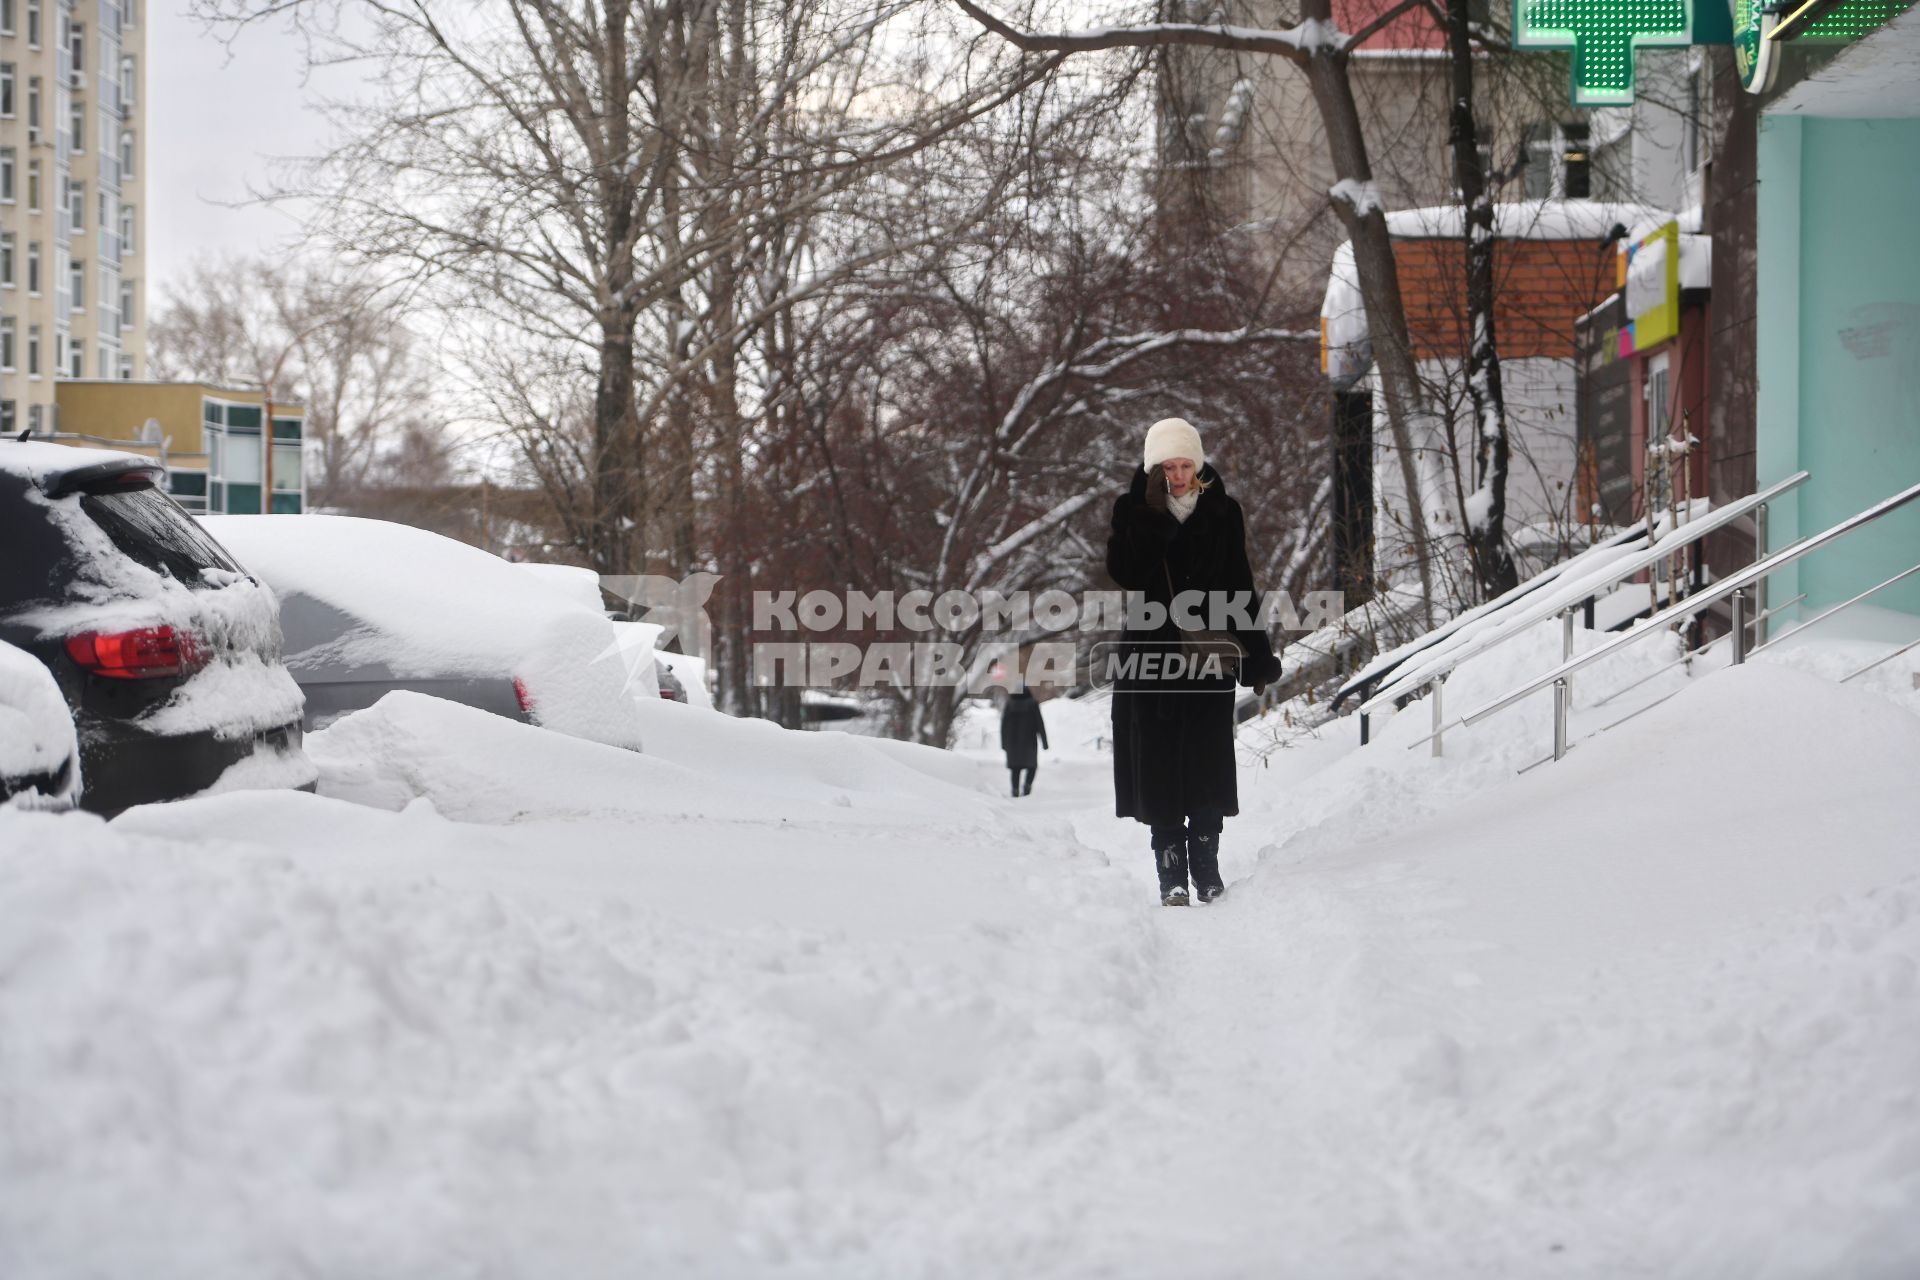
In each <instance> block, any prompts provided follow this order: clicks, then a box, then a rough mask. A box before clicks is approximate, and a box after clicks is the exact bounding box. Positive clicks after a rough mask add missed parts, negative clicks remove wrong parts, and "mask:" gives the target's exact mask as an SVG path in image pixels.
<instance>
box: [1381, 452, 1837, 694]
mask: <svg viewBox="0 0 1920 1280" xmlns="http://www.w3.org/2000/svg"><path fill="white" fill-rule="evenodd" d="M1809 475H1810V473H1808V472H1805V471H1798V472H1795V473H1794V474H1793V475H1791V476H1788V477H1787V478H1786V479H1785V480H1782V481H1780V482H1779V483H1778V484H1773V485H1769V486H1768V487H1767V488H1765V489H1762V490H1761V491H1760V492H1758V493H1755V494H1750V495H1749V496H1747V497H1745V498H1742V499H1740V501H1738V502H1735V503H1733V504H1731V505H1729V506H1726V507H1722V508H1719V509H1717V510H1715V511H1713V512H1710V513H1709V514H1707V515H1704V516H1702V517H1701V518H1700V519H1698V520H1690V521H1688V522H1687V523H1686V524H1683V525H1676V526H1675V527H1674V528H1673V529H1671V530H1669V531H1668V532H1667V534H1666V535H1665V536H1664V537H1662V538H1660V539H1659V540H1658V541H1656V542H1654V543H1652V544H1651V545H1650V546H1648V547H1647V548H1646V549H1644V550H1642V551H1638V552H1633V553H1629V554H1628V555H1627V556H1625V557H1624V558H1623V559H1621V560H1620V561H1618V562H1615V563H1612V564H1609V565H1607V566H1606V567H1605V568H1604V569H1602V570H1596V571H1595V572H1594V575H1593V576H1592V577H1586V578H1577V579H1575V580H1574V581H1573V582H1572V583H1570V584H1565V583H1563V584H1561V586H1560V589H1559V591H1558V592H1555V593H1551V594H1549V595H1548V596H1547V597H1546V601H1545V602H1546V603H1548V604H1549V606H1550V607H1547V608H1544V609H1543V608H1542V607H1541V605H1542V603H1543V602H1542V601H1539V600H1536V601H1533V602H1532V603H1531V604H1522V605H1520V606H1519V609H1518V611H1517V612H1516V614H1515V616H1514V617H1513V618H1511V619H1509V620H1507V622H1506V623H1505V624H1504V625H1499V626H1492V627H1489V628H1488V630H1487V633H1486V634H1485V635H1483V636H1482V637H1481V638H1480V639H1479V640H1477V641H1475V642H1474V643H1472V644H1469V645H1467V646H1465V647H1464V648H1463V649H1462V651H1461V652H1459V653H1457V654H1453V655H1451V656H1450V657H1449V658H1448V659H1447V660H1446V662H1445V663H1443V664H1441V665H1439V666H1435V667H1431V668H1427V667H1416V668H1415V670H1414V675H1415V676H1417V678H1412V679H1410V678H1408V677H1407V676H1402V677H1400V678H1399V679H1397V680H1391V681H1388V682H1387V683H1386V686H1385V687H1384V688H1382V689H1381V690H1380V691H1379V692H1378V693H1375V694H1374V695H1373V696H1372V697H1371V698H1369V699H1367V700H1366V701H1365V702H1363V703H1361V704H1360V707H1359V711H1360V714H1362V715H1371V714H1372V713H1373V712H1374V711H1377V710H1379V709H1380V708H1381V707H1383V706H1385V705H1387V704H1388V703H1391V702H1394V701H1397V700H1398V699H1400V698H1404V697H1407V696H1409V695H1411V694H1413V693H1414V692H1416V691H1417V690H1419V689H1421V688H1422V687H1425V686H1429V685H1431V684H1433V683H1434V682H1435V681H1437V680H1442V679H1445V678H1446V677H1447V676H1448V675H1451V674H1452V673H1453V671H1454V669H1455V668H1457V667H1458V666H1460V664H1461V663H1463V662H1466V661H1467V660H1469V659H1471V658H1476V657H1478V656H1479V655H1480V654H1482V653H1485V652H1486V651H1487V650H1489V649H1491V648H1494V647H1495V646H1496V645H1499V644H1503V643H1505V642H1506V641H1507V640H1509V639H1511V638H1512V637H1513V635H1514V634H1515V633H1517V632H1518V631H1520V630H1523V629H1524V628H1525V627H1529V626H1532V625H1533V624H1534V623H1536V622H1539V621H1542V620H1543V619H1546V618H1549V617H1552V616H1553V615H1555V614H1558V613H1562V612H1564V611H1565V610H1566V609H1568V608H1571V607H1572V606H1573V605H1574V604H1575V603H1577V602H1578V601H1581V600H1584V599H1588V598H1590V597H1592V596H1596V595H1598V594H1599V593H1601V592H1602V591H1605V590H1607V589H1608V588H1610V587H1613V586H1615V585H1617V584H1619V583H1621V582H1624V581H1625V580H1626V579H1628V578H1631V577H1632V576H1633V575H1634V574H1636V573H1639V572H1641V571H1642V570H1644V569H1646V568H1647V567H1649V566H1650V565H1653V564H1655V563H1657V562H1658V561H1660V560H1662V559H1664V558H1665V557H1667V556H1670V555H1672V554H1673V553H1674V552H1675V551H1677V550H1679V549H1680V548H1681V547H1686V546H1691V545H1693V544H1694V543H1695V542H1698V541H1699V540H1700V539H1702V538H1704V537H1706V536H1707V535H1708V534H1710V533H1715V532H1718V531H1719V530H1721V529H1723V528H1725V527H1726V526H1727V525H1729V524H1731V523H1733V522H1734V521H1735V520H1738V519H1739V518H1740V517H1742V516H1744V515H1746V514H1748V513H1749V512H1751V511H1754V510H1755V509H1756V508H1760V507H1764V506H1765V505H1766V504H1767V503H1769V502H1771V501H1772V500H1774V499H1775V498H1778V497H1779V496H1780V495H1781V494H1783V493H1786V492H1788V491H1789V490H1792V489H1795V488H1797V487H1799V486H1800V485H1802V484H1804V483H1805V482H1806V481H1807V479H1808V478H1809ZM1602 574H1604V575H1605V576H1601V575H1602ZM1571 587H1578V588H1580V589H1579V590H1570V589H1569V588H1571ZM1691 598H1692V597H1689V599H1691ZM1523 620H1524V621H1523Z"/></svg>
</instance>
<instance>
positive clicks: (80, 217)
mask: <svg viewBox="0 0 1920 1280" xmlns="http://www.w3.org/2000/svg"><path fill="white" fill-rule="evenodd" d="M67 215H68V216H67V225H68V226H69V227H70V228H72V229H73V230H75V231H85V230H86V229H87V184H86V183H84V182H75V183H72V184H71V185H69V186H68V187H67Z"/></svg>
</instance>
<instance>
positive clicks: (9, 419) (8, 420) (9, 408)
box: [0, 400, 16, 436]
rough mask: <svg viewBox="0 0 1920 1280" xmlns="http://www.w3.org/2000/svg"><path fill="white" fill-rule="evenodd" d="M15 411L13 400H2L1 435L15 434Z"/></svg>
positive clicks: (0, 403) (0, 414)
mask: <svg viewBox="0 0 1920 1280" xmlns="http://www.w3.org/2000/svg"><path fill="white" fill-rule="evenodd" d="M15 412H16V410H15V406H14V402H13V401H11V400H0V436H10V435H12V434H13V425H14V414H15Z"/></svg>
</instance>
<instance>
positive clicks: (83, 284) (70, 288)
mask: <svg viewBox="0 0 1920 1280" xmlns="http://www.w3.org/2000/svg"><path fill="white" fill-rule="evenodd" d="M67 305H69V306H70V307H72V308H73V309H74V310H75V311H85V310H86V309H87V260H86V259H85V258H75V259H74V260H73V261H72V262H69V263H68V264H67ZM74 376H75V377H78V376H79V375H78V374H75V375H74Z"/></svg>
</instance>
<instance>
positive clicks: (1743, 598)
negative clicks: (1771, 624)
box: [1728, 587, 1747, 667]
mask: <svg viewBox="0 0 1920 1280" xmlns="http://www.w3.org/2000/svg"><path fill="white" fill-rule="evenodd" d="M1728 604H1729V605H1730V606H1731V607H1732V609H1733V634H1732V636H1731V637H1730V638H1731V639H1732V641H1733V665H1734V666H1736V667H1737V666H1739V665H1740V664H1741V663H1743V662H1745V661H1746V660H1747V592H1746V588H1744V587H1742V588H1741V589H1740V590H1738V591H1735V592H1734V593H1733V598H1732V599H1731V600H1729V601H1728Z"/></svg>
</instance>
